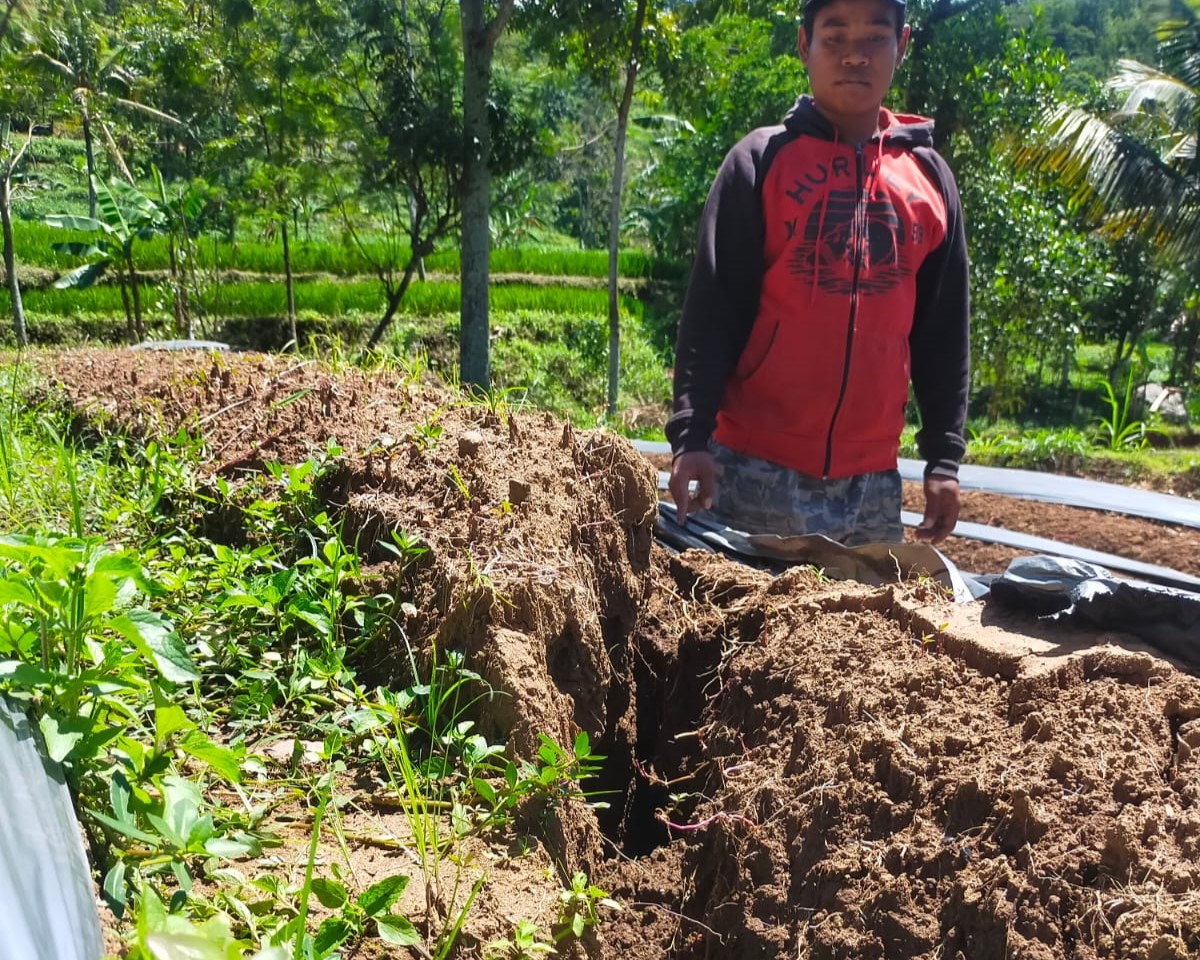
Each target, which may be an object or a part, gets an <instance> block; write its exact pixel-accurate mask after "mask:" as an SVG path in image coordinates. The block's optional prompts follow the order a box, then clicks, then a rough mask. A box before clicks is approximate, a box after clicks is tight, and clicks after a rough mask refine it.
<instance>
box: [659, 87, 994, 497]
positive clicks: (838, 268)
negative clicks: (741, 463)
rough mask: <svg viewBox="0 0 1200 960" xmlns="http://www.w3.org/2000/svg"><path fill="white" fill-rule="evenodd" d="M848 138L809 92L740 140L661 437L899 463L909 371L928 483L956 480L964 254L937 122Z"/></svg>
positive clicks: (698, 446) (901, 120)
mask: <svg viewBox="0 0 1200 960" xmlns="http://www.w3.org/2000/svg"><path fill="white" fill-rule="evenodd" d="M879 127H880V131H881V132H880V134H878V135H877V136H876V137H875V138H873V139H872V140H870V141H868V142H867V143H864V144H862V145H861V146H860V147H855V146H854V145H852V144H848V143H846V142H844V141H840V140H839V138H838V136H837V133H836V131H835V130H834V128H833V127H832V126H831V125H830V124H829V122H828V121H827V120H826V119H825V118H824V117H822V116H821V114H820V113H819V112H818V111H817V109H816V107H815V106H814V105H813V102H812V100H811V98H809V97H801V98H800V99H799V100H798V101H797V102H796V105H795V106H794V107H793V108H792V110H791V112H790V113H789V114H788V116H787V117H786V119H785V120H784V122H783V124H782V125H781V126H776V127H762V128H760V129H758V130H754V131H752V132H751V133H750V134H749V135H747V136H746V137H745V138H744V139H742V140H741V141H740V142H739V143H738V144H737V145H736V146H735V147H734V148H733V149H732V150H731V151H730V152H729V154H728V155H727V156H726V157H725V161H724V163H722V165H721V169H720V170H719V172H718V173H717V177H716V180H715V181H714V182H713V185H712V189H711V190H710V191H709V195H708V201H707V202H706V203H705V206H704V213H703V217H702V219H701V224H700V237H699V243H698V247H697V251H696V260H695V263H694V265H693V268H692V276H691V281H690V284H689V287H688V293H687V298H686V300H685V302H684V308H683V316H682V318H681V320H680V325H679V336H678V341H677V344H676V353H675V409H674V413H673V414H672V416H671V418H670V419H669V420H668V422H667V437H668V438H669V439H670V441H671V446H672V449H673V450H674V452H675V454H676V455H678V454H680V453H682V452H685V451H691V450H704V449H706V448H707V445H708V441H709V438H710V437H715V438H716V440H717V441H718V442H720V443H721V444H723V445H725V446H727V447H729V448H731V449H733V450H737V451H740V452H742V453H745V454H748V455H750V456H754V457H758V458H761V459H763V460H768V461H770V462H772V463H776V464H779V465H781V466H785V467H789V468H791V469H793V470H796V471H799V472H800V473H804V474H807V475H809V476H814V477H825V478H835V477H848V476H853V475H856V474H861V473H871V472H874V471H877V470H889V469H892V468H894V467H895V466H896V454H897V451H898V449H899V440H900V431H901V430H902V429H903V427H904V408H905V404H906V402H907V399H908V383H909V380H910V378H911V381H912V385H913V392H914V394H915V396H916V400H917V407H918V410H919V411H920V415H921V430H920V431H919V432H918V434H917V447H918V449H919V451H920V453H921V456H922V457H923V458H924V459H925V461H926V463H927V466H926V474H929V473H936V474H940V475H944V476H951V477H953V476H957V473H958V462H959V460H960V459H961V458H962V454H963V451H964V449H965V443H964V441H963V422H964V420H965V418H966V406H967V372H968V362H969V355H970V350H969V343H968V302H967V246H966V236H965V234H964V232H963V222H962V209H961V206H960V203H959V198H958V189H957V187H956V186H955V183H954V177H953V175H952V174H951V172H950V169H949V167H947V166H946V163H945V161H944V160H943V159H942V158H941V156H940V155H938V154H937V153H936V152H935V151H934V149H933V136H932V134H933V123H932V122H931V121H928V120H924V119H921V118H919V117H908V116H898V115H895V114H892V113H891V112H889V111H887V110H881V111H880V117H879Z"/></svg>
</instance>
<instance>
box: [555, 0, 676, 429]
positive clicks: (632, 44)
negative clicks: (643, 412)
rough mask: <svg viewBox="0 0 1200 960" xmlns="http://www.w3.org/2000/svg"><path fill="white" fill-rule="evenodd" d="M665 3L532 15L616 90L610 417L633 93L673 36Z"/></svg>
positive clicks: (558, 1) (567, 52)
mask: <svg viewBox="0 0 1200 960" xmlns="http://www.w3.org/2000/svg"><path fill="white" fill-rule="evenodd" d="M661 5H662V4H661V0H653V2H651V0H550V2H548V3H546V4H545V5H543V6H541V7H539V8H537V9H536V10H534V11H532V18H531V19H532V22H533V25H534V28H535V29H534V32H535V34H539V39H540V40H541V41H542V43H543V45H544V46H546V47H547V48H548V49H550V50H551V51H554V52H555V53H557V57H555V59H556V60H557V61H558V62H559V63H560V64H561V63H564V62H567V61H569V62H572V63H573V64H574V65H575V66H576V67H577V68H578V69H580V70H582V71H583V72H584V73H585V74H586V75H587V77H588V78H589V79H590V80H591V82H592V83H594V84H595V85H596V86H597V87H599V88H600V89H602V90H604V89H607V90H611V91H612V92H613V100H614V101H615V107H614V109H615V114H616V126H615V132H614V136H613V160H612V168H611V169H612V173H611V181H610V186H609V201H608V392H607V406H608V413H609V414H610V415H612V414H614V413H616V410H617V395H618V389H619V385H620V371H621V312H620V295H619V290H618V263H619V259H620V241H621V214H622V209H623V197H624V188H625V143H626V137H627V134H628V130H629V115H630V110H631V108H632V106H633V95H634V90H635V88H636V86H637V81H638V75H639V73H640V71H641V69H642V66H643V63H644V61H645V60H648V59H652V58H653V57H654V56H655V54H656V53H658V52H659V50H656V49H655V46H656V45H655V43H654V41H655V39H656V38H657V40H658V41H659V43H658V44H657V47H658V48H660V49H661V48H662V47H663V46H664V44H663V41H664V39H665V38H666V37H668V36H669V35H670V27H671V20H670V18H669V17H668V16H666V15H665V14H663V13H662V12H661V11H660V9H659V8H660V7H661Z"/></svg>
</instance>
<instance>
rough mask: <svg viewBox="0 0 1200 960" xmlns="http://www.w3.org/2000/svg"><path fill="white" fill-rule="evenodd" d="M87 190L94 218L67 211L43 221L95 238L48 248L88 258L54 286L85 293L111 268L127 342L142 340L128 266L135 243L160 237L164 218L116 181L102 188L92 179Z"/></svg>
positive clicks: (132, 270)
mask: <svg viewBox="0 0 1200 960" xmlns="http://www.w3.org/2000/svg"><path fill="white" fill-rule="evenodd" d="M92 189H93V190H95V193H96V212H97V214H99V219H96V218H94V217H83V216H79V215H77V214H71V213H56V214H51V215H50V216H48V217H46V223H47V224H48V225H49V226H51V227H58V228H60V229H65V230H78V231H80V232H81V233H91V234H98V237H97V239H96V240H94V241H81V240H70V241H67V242H65V243H56V244H53V249H54V250H55V251H57V252H59V253H66V254H70V255H71V256H74V257H87V258H88V262H87V263H85V264H83V266H80V267H76V268H75V269H74V270H72V271H70V272H69V273H67V274H65V275H63V276H62V277H60V278H59V279H58V280H56V281H55V284H54V285H55V286H56V287H57V288H59V289H69V290H86V289H87V288H88V287H90V286H92V284H94V283H95V282H96V281H97V280H99V279H100V277H101V276H103V275H104V274H105V273H106V272H107V271H108V270H109V269H110V268H112V269H114V270H115V271H116V272H117V277H118V282H119V284H120V288H121V302H122V304H123V306H124V308H125V320H126V324H127V330H128V333H129V337H130V340H131V341H136V340H142V339H145V336H146V325H145V322H144V320H143V317H142V299H141V292H140V287H139V283H138V275H137V271H136V269H135V268H134V262H133V245H134V242H135V241H137V240H147V239H149V238H150V237H153V236H155V235H157V234H159V233H162V232H163V230H164V229H165V228H166V224H167V218H166V214H165V213H164V212H163V210H162V208H160V207H159V206H158V204H156V203H155V202H154V201H153V200H151V199H150V198H149V197H148V196H146V195H145V194H143V193H141V192H140V191H139V190H138V189H137V188H136V187H132V186H130V185H129V184H126V183H123V182H121V181H119V180H117V181H114V182H113V184H112V186H111V187H108V186H106V185H105V184H103V183H101V182H99V181H97V180H95V178H93V180H92Z"/></svg>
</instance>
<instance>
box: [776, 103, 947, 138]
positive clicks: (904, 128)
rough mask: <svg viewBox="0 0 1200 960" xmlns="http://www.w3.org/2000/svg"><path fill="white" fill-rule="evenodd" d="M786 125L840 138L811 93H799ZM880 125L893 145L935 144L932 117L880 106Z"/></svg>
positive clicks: (807, 131)
mask: <svg viewBox="0 0 1200 960" xmlns="http://www.w3.org/2000/svg"><path fill="white" fill-rule="evenodd" d="M783 125H784V127H786V128H787V130H788V131H789V132H791V133H794V134H800V133H806V134H808V135H809V136H813V137H819V138H821V139H822V140H837V139H838V136H837V131H836V130H835V129H834V126H833V124H832V123H830V122H829V121H828V120H827V119H826V118H825V117H824V115H823V114H822V113H821V111H820V110H818V109H817V105H816V103H814V102H813V98H812V97H811V96H809V95H808V94H805V95H804V96H802V97H799V98H798V99H797V100H796V103H795V104H794V105H793V106H792V109H791V110H789V111H788V113H787V116H786V117H784V118H783ZM879 129H880V130H881V131H883V132H884V133H885V134H886V135H887V142H888V143H889V144H891V145H892V146H902V147H907V148H909V149H911V148H913V147H932V146H933V121H932V120H929V119H926V118H925V117H918V116H914V115H912V114H904V113H892V111H890V110H887V109H884V108H883V107H880V108H879Z"/></svg>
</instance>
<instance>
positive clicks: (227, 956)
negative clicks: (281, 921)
mask: <svg viewBox="0 0 1200 960" xmlns="http://www.w3.org/2000/svg"><path fill="white" fill-rule="evenodd" d="M126 958H127V960H286V958H287V952H286V951H285V950H284V948H283V947H281V946H270V947H265V948H264V949H262V950H254V949H253V947H252V946H251V945H249V944H247V943H246V942H245V941H243V940H240V939H238V938H237V937H235V936H234V935H233V933H232V932H231V931H230V929H229V922H228V920H227V919H226V918H225V917H221V916H214V917H210V918H209V919H208V920H206V921H204V922H203V923H198V922H196V921H194V920H192V919H190V918H188V917H185V916H182V915H180V914H177V913H168V912H167V909H166V907H165V906H164V905H163V902H162V900H161V899H160V898H159V897H158V895H157V894H156V893H155V892H154V890H153V888H151V887H150V886H148V885H147V886H143V887H142V889H141V891H140V894H139V897H138V911H137V932H136V935H135V940H134V943H133V944H132V945H131V947H130V949H129V952H128V953H127V954H126Z"/></svg>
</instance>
